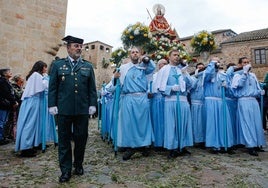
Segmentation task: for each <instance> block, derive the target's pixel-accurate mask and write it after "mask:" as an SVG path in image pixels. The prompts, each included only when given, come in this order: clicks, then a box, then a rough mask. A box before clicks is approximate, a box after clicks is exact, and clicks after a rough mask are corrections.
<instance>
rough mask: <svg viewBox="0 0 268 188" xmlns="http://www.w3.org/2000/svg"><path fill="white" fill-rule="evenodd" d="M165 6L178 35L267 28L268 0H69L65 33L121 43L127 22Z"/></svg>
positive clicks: (144, 19)
mask: <svg viewBox="0 0 268 188" xmlns="http://www.w3.org/2000/svg"><path fill="white" fill-rule="evenodd" d="M155 4H162V5H163V6H164V7H165V18H166V19H167V21H168V22H169V24H171V27H172V28H175V29H176V31H177V33H178V34H179V37H181V38H182V37H187V36H191V35H193V34H195V33H198V32H199V31H201V30H207V31H215V30H219V29H232V30H233V31H234V32H236V33H238V34H239V33H242V32H246V31H253V30H257V29H264V28H268V21H267V18H268V0H93V1H90V0H68V10H67V20H66V32H65V34H66V35H73V36H76V37H80V38H83V39H84V42H85V43H88V42H93V41H97V40H98V41H101V42H104V43H106V44H109V45H111V46H113V50H115V49H116V48H118V47H121V46H122V43H121V40H120V37H121V34H122V32H123V30H124V29H125V28H126V27H127V26H128V25H129V24H134V23H136V22H138V21H139V22H141V23H144V24H146V25H149V24H150V22H151V18H150V16H149V14H148V12H147V10H146V9H148V11H149V13H150V15H151V17H154V16H155V14H154V12H153V6H154V5H155Z"/></svg>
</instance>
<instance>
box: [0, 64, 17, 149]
mask: <svg viewBox="0 0 268 188" xmlns="http://www.w3.org/2000/svg"><path fill="white" fill-rule="evenodd" d="M11 77H12V73H11V71H10V69H9V68H6V69H0V91H1V92H0V145H3V144H7V143H8V141H6V140H5V136H4V134H3V133H4V131H3V130H4V126H5V124H6V121H7V119H8V114H9V112H10V110H12V109H15V108H16V107H17V106H18V103H17V102H16V99H15V95H14V90H13V88H12V86H11V83H10V82H9V79H10V78H11Z"/></svg>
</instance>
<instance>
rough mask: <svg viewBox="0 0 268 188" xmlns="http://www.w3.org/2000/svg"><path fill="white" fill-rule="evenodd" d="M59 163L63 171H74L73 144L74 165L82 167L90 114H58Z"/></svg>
mask: <svg viewBox="0 0 268 188" xmlns="http://www.w3.org/2000/svg"><path fill="white" fill-rule="evenodd" d="M58 136H59V148H58V150H59V152H58V153H59V163H60V169H61V172H62V173H65V172H71V171H72V144H71V140H72V138H73V141H74V162H73V165H74V167H82V163H83V161H84V154H85V148H86V143H87V138H88V115H74V116H71V115H58Z"/></svg>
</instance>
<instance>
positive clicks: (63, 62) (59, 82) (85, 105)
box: [48, 36, 97, 183]
mask: <svg viewBox="0 0 268 188" xmlns="http://www.w3.org/2000/svg"><path fill="white" fill-rule="evenodd" d="M62 40H63V41H65V42H67V52H68V57H67V58H64V59H59V60H56V61H54V62H53V66H52V68H51V72H50V81H49V92H48V107H49V112H50V113H51V114H53V115H56V114H57V116H58V117H57V118H58V119H57V120H58V121H57V122H58V135H59V149H58V150H59V163H60V169H61V172H62V175H61V176H60V178H59V182H61V183H62V182H67V181H69V179H70V178H71V170H72V146H71V137H72V134H73V140H74V161H73V165H74V168H75V170H74V172H73V174H75V175H83V174H84V170H83V166H82V164H83V160H84V153H85V147H86V142H87V137H88V117H89V115H92V114H94V113H95V112H96V105H97V94H96V85H95V75H94V71H93V67H92V64H91V63H89V62H87V61H85V60H83V59H82V58H81V51H82V44H83V39H79V38H76V37H72V36H67V37H65V38H63V39H62Z"/></svg>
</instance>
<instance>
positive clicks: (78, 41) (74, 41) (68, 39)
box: [62, 35, 84, 44]
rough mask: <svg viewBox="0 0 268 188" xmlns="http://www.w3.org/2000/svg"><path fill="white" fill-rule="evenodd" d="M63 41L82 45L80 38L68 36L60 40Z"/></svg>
mask: <svg viewBox="0 0 268 188" xmlns="http://www.w3.org/2000/svg"><path fill="white" fill-rule="evenodd" d="M62 40H63V41H65V42H67V43H68V44H70V43H78V44H83V42H84V40H83V39H80V38H76V37H73V36H71V35H68V36H66V37H64V38H63V39H62Z"/></svg>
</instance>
